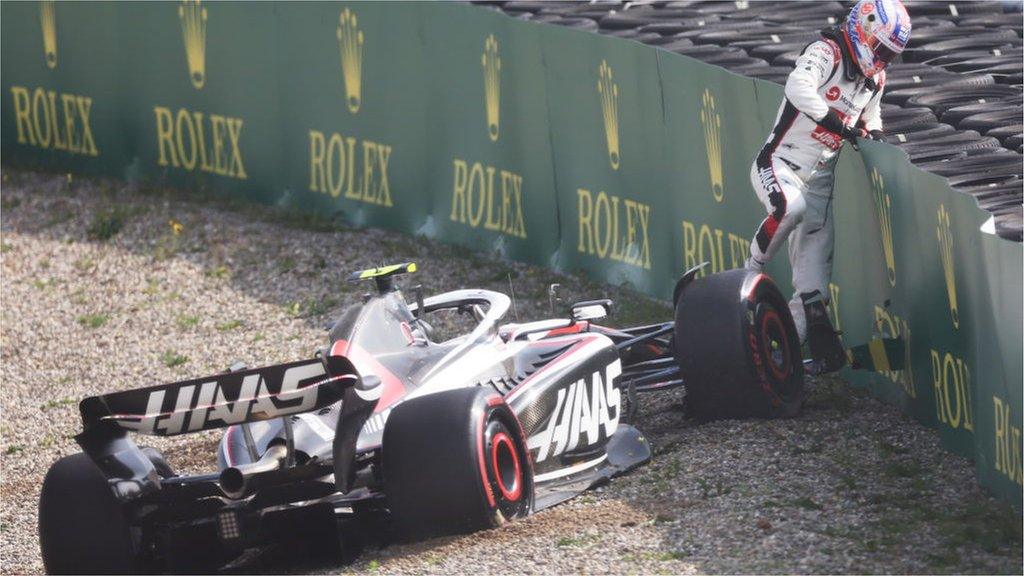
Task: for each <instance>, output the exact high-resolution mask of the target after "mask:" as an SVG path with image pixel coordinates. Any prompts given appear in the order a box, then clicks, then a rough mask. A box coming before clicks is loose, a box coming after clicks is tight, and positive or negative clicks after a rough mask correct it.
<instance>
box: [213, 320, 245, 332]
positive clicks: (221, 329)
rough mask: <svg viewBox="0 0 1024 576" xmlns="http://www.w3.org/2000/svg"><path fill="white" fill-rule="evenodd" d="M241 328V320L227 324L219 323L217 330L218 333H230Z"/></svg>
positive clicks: (229, 321) (230, 321)
mask: <svg viewBox="0 0 1024 576" xmlns="http://www.w3.org/2000/svg"><path fill="white" fill-rule="evenodd" d="M241 326H242V321H241V320H228V321H227V322H220V323H218V324H217V326H216V328H217V331H218V332H230V331H231V330H234V329H236V328H240V327H241Z"/></svg>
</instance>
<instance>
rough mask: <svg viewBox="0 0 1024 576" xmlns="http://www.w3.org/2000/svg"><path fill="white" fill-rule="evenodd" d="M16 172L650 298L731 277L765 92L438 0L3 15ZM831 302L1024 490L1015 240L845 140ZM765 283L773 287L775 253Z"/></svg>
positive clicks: (985, 476)
mask: <svg viewBox="0 0 1024 576" xmlns="http://www.w3.org/2000/svg"><path fill="white" fill-rule="evenodd" d="M0 10H2V32H3V36H2V51H0V60H2V70H3V72H2V90H3V96H2V98H3V104H2V154H3V158H4V161H5V162H7V163H8V164H16V165H19V166H23V167H29V168H39V169H45V170H58V171H67V172H74V173H85V174H97V175H99V174H105V175H112V176H119V177H124V178H128V179H139V180H144V181H148V182H151V183H153V184H156V185H172V186H181V187H190V188H194V189H199V190H204V191H207V192H208V193H209V194H211V195H231V196H235V197H242V198H246V199H250V200H253V201H257V202H262V203H266V204H273V205H278V206H282V207H293V208H298V209H302V210H308V211H315V212H319V213H322V214H333V215H339V216H341V217H343V218H344V219H345V221H347V222H349V223H351V224H352V225H357V226H363V225H367V226H376V227H382V228H388V229H392V230H396V231H401V232H405V233H409V234H416V235H424V236H428V237H432V238H438V239H441V240H443V241H446V242H452V243H458V244H463V245H467V246H471V247H473V248H475V249H478V250H484V251H489V252H494V253H497V254H500V255H502V256H504V257H507V258H512V259H516V260H521V261H526V262H531V263H535V264H542V265H548V266H551V267H553V268H555V269H558V270H562V271H567V272H578V271H582V272H585V273H587V274H589V275H591V276H594V277H596V278H599V279H602V280H604V281H607V282H611V283H623V282H629V283H631V284H633V285H634V286H635V287H637V288H638V289H640V290H643V291H644V292H646V293H648V294H651V295H653V296H657V297H661V298H668V297H669V294H670V290H671V289H672V286H673V283H674V280H675V278H676V277H677V276H678V275H679V274H680V273H681V272H682V271H683V270H684V269H685V268H687V267H689V266H692V265H694V264H696V263H698V262H702V261H708V262H710V263H711V266H710V270H711V271H721V270H725V269H729V268H734V267H737V266H740V265H741V264H742V262H743V260H744V258H745V256H746V252H747V247H748V243H749V240H750V238H751V235H752V233H753V231H754V229H755V227H756V226H757V224H758V223H759V222H760V220H761V219H762V218H763V216H764V214H763V208H762V207H761V206H760V205H759V203H758V202H757V201H756V199H755V197H754V194H753V192H752V190H751V187H750V184H749V167H750V163H751V160H752V158H753V157H754V155H755V153H756V151H757V150H758V149H759V148H760V145H761V143H762V142H763V141H764V138H765V135H766V134H767V133H768V131H769V129H770V128H771V126H772V123H773V121H774V117H775V112H776V110H777V107H778V104H779V102H780V100H781V98H782V94H781V89H780V87H779V86H777V85H773V84H769V83H765V82H761V81H755V80H752V79H749V78H743V77H739V76H735V75H733V74H730V73H728V72H726V71H724V70H722V69H719V68H716V67H713V66H709V65H707V64H703V63H701V62H698V61H696V60H692V59H689V58H687V57H684V56H680V55H676V54H672V53H668V52H664V51H659V50H657V49H654V48H652V47H649V46H643V45H641V44H637V43H633V42H630V41H626V40H621V39H617V38H610V37H602V36H598V35H594V34H590V33H586V32H580V31H576V30H570V29H566V28H561V27H558V26H546V25H538V24H535V23H527V22H521V21H517V20H514V19H511V18H508V17H506V16H504V15H501V14H498V13H495V12H492V11H489V10H486V9H482V8H478V7H473V6H468V5H457V4H448V3H366V4H362V3H354V4H334V3H300V4H291V5H285V4H279V3H263V2H259V3H246V2H231V3H215V4H214V3H210V4H201V5H200V4H197V3H192V2H185V3H177V2H174V3H171V2H166V3H143V2H136V3H128V2H125V3H100V2H95V3H58V4H56V5H54V4H52V3H47V2H43V3H10V2H5V3H3V5H2V8H0ZM838 171H839V173H838V185H837V187H836V191H835V198H834V203H835V214H836V228H837V231H836V253H835V278H834V282H833V284H832V285H831V287H830V292H831V298H832V301H831V312H832V314H833V316H834V322H835V324H836V325H837V326H838V327H839V328H840V329H841V330H842V331H843V333H844V339H845V341H846V343H847V344H848V345H851V346H852V345H858V344H864V343H865V342H867V341H869V340H871V339H872V338H878V337H880V336H884V337H901V338H902V339H903V340H904V342H906V343H907V346H906V347H905V355H906V360H907V366H906V367H905V368H904V369H903V370H898V371H892V372H864V371H856V372H854V371H849V370H847V372H846V374H845V376H846V377H847V378H848V379H849V380H850V381H851V382H853V383H854V384H856V385H859V386H864V387H867V388H868V389H870V390H871V391H872V392H873V393H874V394H876V395H878V396H879V397H881V398H883V399H885V400H887V401H889V402H892V403H895V404H898V405H900V406H901V407H903V408H904V409H905V410H906V411H907V412H908V413H910V414H911V415H913V416H914V417H915V418H917V419H919V420H920V421H922V422H924V423H926V424H928V425H930V426H933V427H935V428H936V429H937V430H938V431H939V434H940V435H941V438H942V441H943V443H944V444H945V445H946V446H948V447H949V448H950V449H952V450H955V451H957V452H960V453H962V454H965V455H967V456H968V457H971V458H974V459H975V461H976V464H977V471H978V475H979V477H980V478H981V480H982V482H983V483H985V484H986V485H988V486H989V487H991V488H992V489H993V490H994V491H995V492H997V493H999V494H1001V495H1002V496H1004V497H1005V498H1007V499H1008V500H1010V501H1012V502H1017V503H1019V502H1020V497H1021V482H1022V471H1021V435H1020V430H1021V409H1022V400H1021V393H1022V390H1021V382H1022V365H1021V362H1022V353H1021V342H1022V308H1021V293H1022V290H1024V286H1022V267H1021V262H1022V253H1021V245H1020V244H1014V243H1010V242H1007V241H1004V240H1001V239H999V238H997V237H995V236H993V235H990V234H987V233H984V232H982V231H981V227H982V225H983V224H984V223H985V221H986V219H987V215H986V214H984V213H983V212H982V211H981V210H979V209H978V208H977V206H976V205H975V202H974V200H973V199H972V198H970V197H968V196H966V195H962V194H959V193H955V192H954V191H953V190H952V189H951V188H950V187H949V186H948V185H947V184H946V182H945V181H944V180H943V179H942V178H939V177H937V176H934V175H930V174H926V173H923V172H921V171H920V170H918V169H916V168H914V167H913V166H911V165H910V164H909V162H908V161H907V160H906V158H905V156H904V155H903V153H901V152H900V151H898V150H897V149H896V148H894V147H891V146H888V145H883V144H877V143H870V142H868V143H865V144H863V146H862V151H861V152H860V153H859V154H858V153H856V152H854V151H853V150H850V149H848V150H847V151H846V152H845V153H844V154H843V158H842V160H841V162H840V166H839V168H838ZM777 260H778V261H777V262H774V263H773V264H772V267H771V268H770V271H771V272H772V274H773V275H774V276H775V277H776V278H777V279H778V280H779V282H780V284H782V285H787V284H788V281H789V271H788V268H787V267H786V263H785V262H783V261H782V260H784V259H777Z"/></svg>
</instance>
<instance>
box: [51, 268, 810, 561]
mask: <svg viewBox="0 0 1024 576" xmlns="http://www.w3.org/2000/svg"><path fill="white" fill-rule="evenodd" d="M415 268H416V267H415V264H402V265H396V266H388V267H384V268H378V269H373V270H367V271H364V272H359V273H357V274H356V275H355V277H356V278H360V279H368V280H372V281H373V282H374V283H375V287H376V290H375V292H374V293H373V294H368V295H366V296H365V297H364V299H363V301H362V303H360V304H356V305H354V306H352V307H350V308H348V309H347V310H345V311H344V313H343V314H342V315H341V317H340V318H339V319H338V320H337V322H336V323H335V324H334V326H333V327H332V328H331V329H330V342H329V345H328V346H326V347H325V348H323V349H321V350H320V351H319V352H318V353H317V354H316V355H315V357H313V358H310V359H308V360H302V361H298V362H291V363H288V364H281V365H276V366H267V367H264V368H257V369H246V368H244V367H239V368H236V369H234V370H231V371H227V372H224V373H222V374H217V375H214V376H209V377H206V378H197V379H194V380H187V381H183V382H175V383H173V384H164V385H159V386H151V387H149V388H142V389H137V390H129V391H125V392H115V393H111V394H106V395H103V396H96V397H91V398H86V399H85V400H83V401H82V402H81V405H80V409H81V415H82V420H83V424H84V430H83V432H82V433H81V434H79V435H78V436H76V440H77V441H78V443H79V444H80V445H81V447H82V450H83V453H79V454H75V455H71V456H67V457H65V458H62V459H61V460H59V461H57V462H56V463H55V464H54V465H53V466H52V467H51V468H50V470H49V472H48V473H47V476H46V479H45V481H44V484H43V488H42V496H41V498H40V503H39V535H40V544H41V547H42V557H43V561H44V563H45V565H46V569H47V570H48V571H50V572H58V573H59V572H74V573H91V572H98V573H117V572H138V571H163V570H196V569H203V568H202V567H205V569H211V568H216V567H217V566H223V565H226V564H230V563H232V562H235V561H236V559H238V558H239V557H240V556H241V555H242V554H243V553H245V552H246V551H249V553H251V551H252V550H253V549H260V548H262V547H265V546H266V545H268V544H272V543H275V542H278V541H281V540H282V539H285V538H288V537H296V536H302V537H307V538H308V537H312V536H315V535H317V534H319V535H330V537H333V538H335V541H337V540H338V539H339V534H341V533H343V532H344V531H343V530H342V531H339V530H341V527H342V526H346V525H351V523H352V522H362V523H361V524H359V525H360V526H367V525H368V524H366V521H367V520H366V519H368V518H374V519H377V520H375V522H376V523H375V524H373V526H384V527H386V529H385V531H387V532H389V533H396V534H400V535H404V536H405V537H422V536H426V535H430V534H437V533H451V532H465V531H472V530H477V529H482V528H488V527H493V526H497V525H499V524H502V523H503V522H507V521H509V520H513V519H515V518H520V517H523V516H526V515H528V514H531V513H533V512H536V511H538V510H541V509H544V508H547V507H549V506H552V505H554V504H557V503H559V502H562V501H564V500H567V499H569V498H572V497H573V496H575V495H577V494H579V493H581V492H583V491H584V490H586V489H587V488H589V487H591V486H593V485H595V484H596V483H599V482H603V481H606V480H607V479H608V478H610V477H612V476H614V475H616V474H621V473H623V472H625V471H627V470H630V469H631V468H634V467H636V466H638V465H640V464H643V463H645V462H646V461H647V460H648V459H649V458H650V457H651V451H650V448H649V446H648V444H647V441H646V439H645V438H644V436H643V435H642V434H641V433H640V432H639V431H638V430H637V429H636V428H634V427H633V422H632V421H631V420H632V419H631V416H632V415H633V414H634V412H635V410H634V408H635V406H636V399H637V395H638V394H640V393H642V392H649V391H656V390H663V389H668V388H673V387H676V386H685V387H686V397H685V403H686V405H687V406H688V409H689V410H690V411H691V413H693V414H695V415H698V416H702V417H706V418H708V417H710V418H722V417H724V418H735V417H765V418H772V417H780V416H790V415H793V414H795V413H796V411H797V410H798V409H799V407H800V403H801V401H802V396H803V378H804V366H803V363H802V361H801V356H800V346H799V342H798V340H797V335H796V330H795V327H794V325H793V320H792V318H791V316H790V313H789V309H788V307H787V305H786V302H785V300H784V299H783V297H782V295H781V294H780V293H779V290H778V289H777V288H776V286H775V284H774V283H773V282H772V281H771V279H769V278H768V276H766V275H764V274H757V273H753V272H746V271H743V270H733V271H730V272H725V273H721V274H713V275H710V276H708V277H707V278H701V279H696V278H695V276H696V274H697V272H698V269H693V270H691V271H689V272H687V273H686V274H685V275H684V276H683V277H682V278H681V279H680V280H679V281H678V283H677V285H676V287H675V292H674V301H675V318H674V321H670V322H665V323H662V324H655V325H650V326H641V327H636V328H625V329H612V328H606V327H603V326H599V325H597V324H594V323H592V322H591V321H592V320H596V319H598V318H601V317H603V316H605V315H606V314H607V313H608V312H609V309H610V306H611V301H610V300H593V301H588V302H579V303H577V304H574V305H573V306H572V307H571V309H570V312H569V315H568V316H569V317H568V318H556V319H549V320H543V321H539V322H528V323H518V324H516V323H505V322H503V318H504V317H505V314H506V312H507V311H508V309H509V306H510V300H509V298H508V297H507V296H505V295H504V294H500V293H497V292H491V291H488V290H456V291H453V292H447V293H444V294H440V295H437V296H433V297H430V298H423V297H422V296H421V295H419V294H417V296H416V297H415V298H413V300H414V302H407V301H406V300H405V298H404V297H403V295H402V293H401V292H400V291H399V290H398V289H397V288H396V287H395V285H394V278H395V275H397V274H399V273H403V272H413V271H415ZM417 292H418V290H417ZM443 310H448V311H452V310H458V311H460V312H465V313H467V314H471V315H472V316H473V317H474V320H475V327H473V328H472V329H471V330H470V331H468V333H465V334H462V335H459V336H457V337H454V338H451V339H447V340H442V341H437V340H435V338H434V336H433V334H434V332H435V330H434V328H432V327H431V325H430V323H429V319H430V318H431V317H432V314H436V313H437V312H439V311H443ZM215 428H223V429H225V431H224V433H223V437H222V438H221V440H220V444H219V447H218V450H217V460H218V463H219V472H217V473H212V474H204V475H197V476H181V475H176V474H175V473H174V471H173V469H172V468H171V466H169V464H168V463H167V462H166V461H165V460H164V458H163V456H162V455H161V454H160V453H159V452H157V451H156V450H154V449H152V448H140V447H139V446H137V445H136V444H135V443H134V442H133V440H132V439H131V436H130V435H129V433H135V434H149V435H158V436H173V435H177V434H187V433H191V432H199V431H203V430H210V429H215Z"/></svg>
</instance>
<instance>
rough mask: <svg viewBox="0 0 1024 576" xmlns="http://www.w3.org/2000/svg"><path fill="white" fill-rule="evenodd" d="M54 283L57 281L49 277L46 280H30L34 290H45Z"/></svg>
mask: <svg viewBox="0 0 1024 576" xmlns="http://www.w3.org/2000/svg"><path fill="white" fill-rule="evenodd" d="M56 284H57V281H56V280H54V279H53V278H49V279H47V280H40V279H38V278H36V279H35V280H33V281H32V287H33V288H35V289H36V290H46V289H47V288H49V287H50V286H55V285H56Z"/></svg>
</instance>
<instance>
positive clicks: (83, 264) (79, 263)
mask: <svg viewBox="0 0 1024 576" xmlns="http://www.w3.org/2000/svg"><path fill="white" fill-rule="evenodd" d="M74 266H75V270H78V271H79V272H83V273H84V272H88V271H89V270H92V269H93V267H95V266H96V261H95V260H93V259H92V258H89V257H85V258H79V259H78V260H75V263H74Z"/></svg>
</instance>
